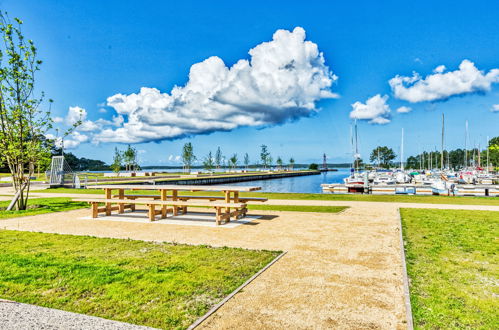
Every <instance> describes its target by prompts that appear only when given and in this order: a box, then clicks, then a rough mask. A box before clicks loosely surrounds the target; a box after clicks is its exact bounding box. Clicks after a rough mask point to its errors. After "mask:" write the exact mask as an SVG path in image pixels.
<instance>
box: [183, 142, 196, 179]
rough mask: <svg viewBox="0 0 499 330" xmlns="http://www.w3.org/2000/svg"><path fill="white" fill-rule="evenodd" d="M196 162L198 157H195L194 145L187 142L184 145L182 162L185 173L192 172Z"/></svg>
mask: <svg viewBox="0 0 499 330" xmlns="http://www.w3.org/2000/svg"><path fill="white" fill-rule="evenodd" d="M195 160H196V156H194V151H193V148H192V144H191V143H190V142H187V143H186V144H184V147H183V150H182V162H183V163H184V171H187V172H190V171H191V166H192V163H193V162H194V161H195Z"/></svg>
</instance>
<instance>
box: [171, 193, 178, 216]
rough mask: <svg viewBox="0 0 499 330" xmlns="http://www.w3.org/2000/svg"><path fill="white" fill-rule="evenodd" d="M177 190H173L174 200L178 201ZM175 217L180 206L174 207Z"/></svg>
mask: <svg viewBox="0 0 499 330" xmlns="http://www.w3.org/2000/svg"><path fill="white" fill-rule="evenodd" d="M177 194H178V192H177V190H172V200H173V201H177ZM173 215H178V206H176V205H173Z"/></svg>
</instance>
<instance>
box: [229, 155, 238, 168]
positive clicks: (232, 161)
mask: <svg viewBox="0 0 499 330" xmlns="http://www.w3.org/2000/svg"><path fill="white" fill-rule="evenodd" d="M229 164H230V166H231V167H232V168H234V169H235V168H236V167H237V154H233V155H232V157H230V158H229Z"/></svg>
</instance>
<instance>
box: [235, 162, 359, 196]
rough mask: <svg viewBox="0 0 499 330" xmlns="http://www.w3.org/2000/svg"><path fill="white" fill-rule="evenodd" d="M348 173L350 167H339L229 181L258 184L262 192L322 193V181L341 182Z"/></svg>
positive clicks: (241, 184) (239, 184) (249, 184)
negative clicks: (307, 172)
mask: <svg viewBox="0 0 499 330" xmlns="http://www.w3.org/2000/svg"><path fill="white" fill-rule="evenodd" d="M349 175H350V169H348V168H345V169H343V168H341V169H338V171H337V172H322V173H321V174H319V175H305V176H295V177H290V178H282V179H270V180H255V181H246V182H237V183H231V184H230V185H231V186H260V187H262V190H261V191H262V192H280V193H286V192H290V193H322V188H321V184H323V183H343V179H344V178H346V177H348V176H349Z"/></svg>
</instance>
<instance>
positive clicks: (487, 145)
mask: <svg viewBox="0 0 499 330" xmlns="http://www.w3.org/2000/svg"><path fill="white" fill-rule="evenodd" d="M485 146H486V147H487V174H489V137H488V136H487V144H486V145H485Z"/></svg>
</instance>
